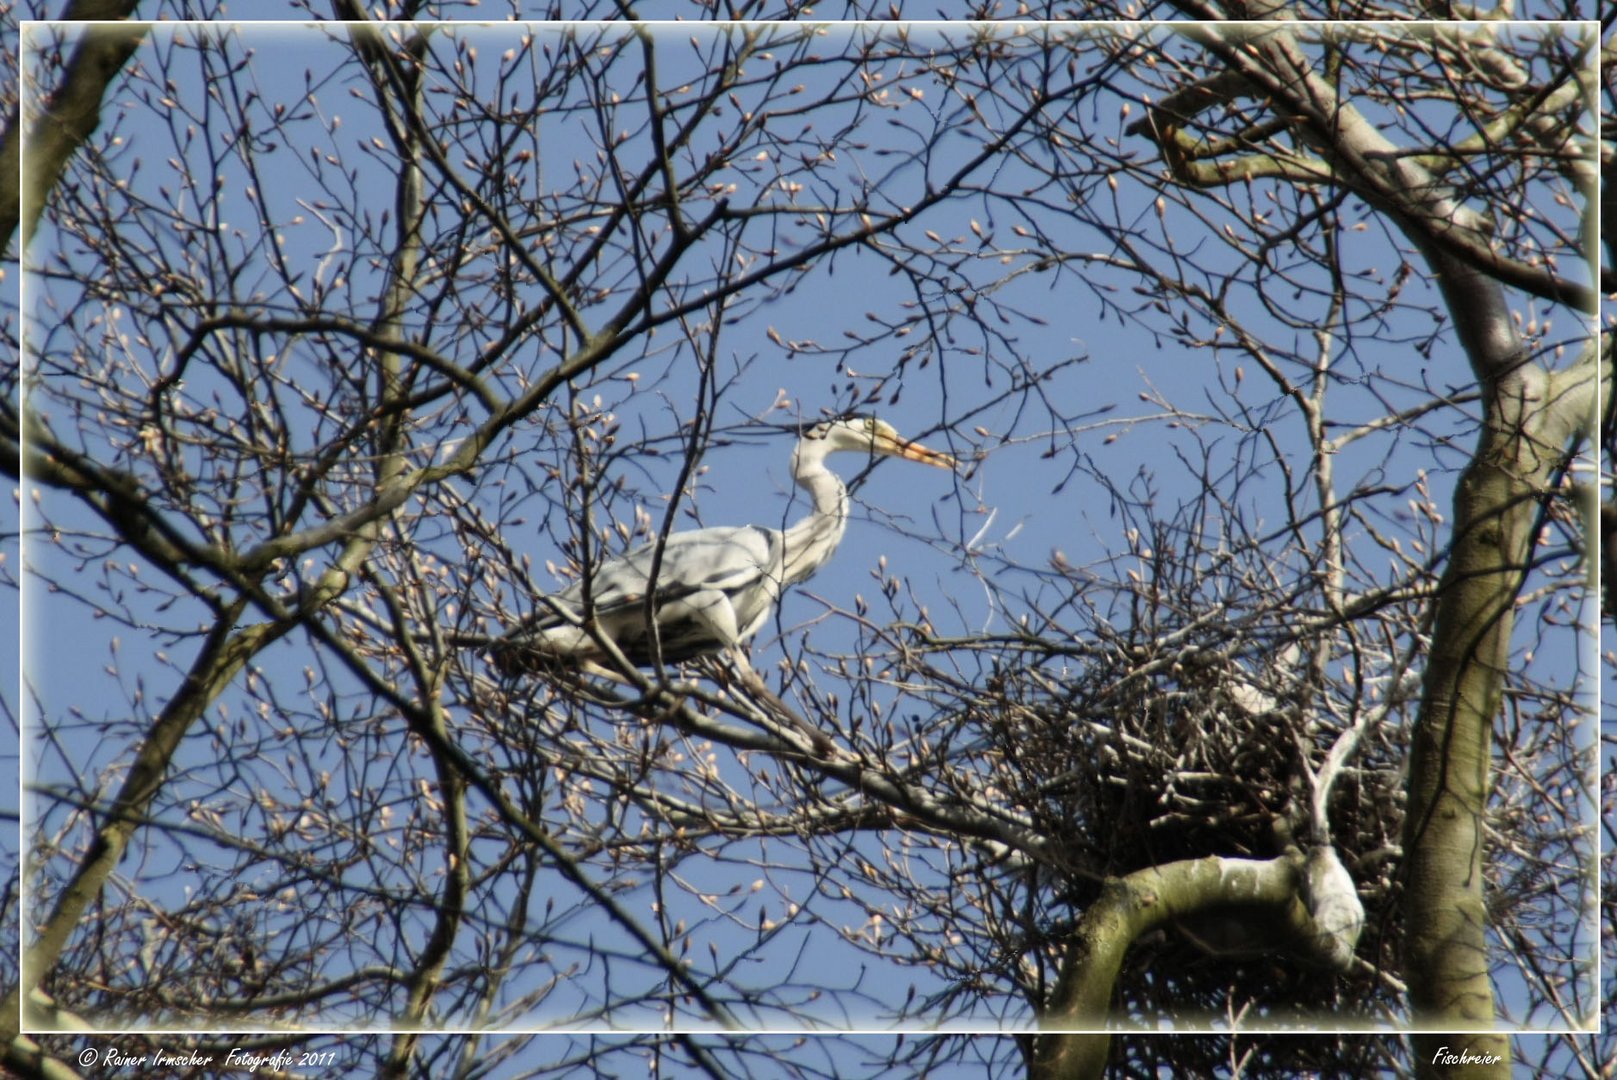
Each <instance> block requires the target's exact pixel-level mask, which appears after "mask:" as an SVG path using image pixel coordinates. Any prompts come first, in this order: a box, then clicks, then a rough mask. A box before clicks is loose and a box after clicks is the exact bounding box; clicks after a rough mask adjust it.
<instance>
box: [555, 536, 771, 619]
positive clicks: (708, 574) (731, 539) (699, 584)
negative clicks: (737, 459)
mask: <svg viewBox="0 0 1617 1080" xmlns="http://www.w3.org/2000/svg"><path fill="white" fill-rule="evenodd" d="M654 561H656V545H655V544H645V545H643V546H641V547H638V548H635V549H634V550H633V551H631V552H629V553H628V554H627V555H624V556H622V557H620V558H616V559H609V560H607V561H606V562H605V563H602V564H601V566H600V567H599V568H598V569H597V570H596V571H595V576H594V579H593V580H592V581H591V589H590V594H591V599H592V601H593V603H594V606H595V612H596V614H597V616H600V617H608V616H611V615H613V614H615V613H618V612H621V611H623V610H625V609H627V608H631V607H634V606H636V605H640V604H644V603H645V602H646V586H647V584H648V583H649V581H650V575H651V570H652V563H653V562H654ZM781 566H782V541H781V535H780V533H778V532H776V531H774V530H772V529H765V528H762V527H760V526H756V525H742V526H734V527H721V528H713V529H695V530H693V531H691V532H680V533H674V534H673V535H671V536H670V537H669V538H668V542H667V543H666V544H665V545H664V546H663V553H662V560H661V562H659V563H658V564H657V584H656V593H657V601H656V602H657V603H658V604H666V603H669V602H670V601H674V600H680V599H683V598H685V597H687V596H690V595H691V594H692V593H697V592H707V591H712V590H717V591H719V592H723V593H725V594H727V595H729V596H736V595H738V594H740V593H741V592H743V591H746V590H749V589H752V588H754V587H755V586H760V585H762V586H763V587H764V588H765V589H770V588H773V591H774V592H776V593H778V591H779V588H778V585H779V580H780V574H781ZM553 599H555V600H556V601H558V602H559V603H561V604H563V605H565V606H566V607H568V608H570V609H571V610H573V611H574V612H575V613H578V614H582V609H583V603H584V585H583V582H575V583H573V584H572V585H569V586H568V587H567V588H566V589H564V590H562V591H561V592H559V593H557V594H556V595H555V596H554V597H553ZM563 621H565V620H564V619H563V618H562V617H561V616H559V615H556V614H554V613H552V614H551V615H549V616H547V617H543V618H541V620H540V623H539V625H541V626H544V625H547V624H548V625H559V624H560V623H561V622H563Z"/></svg>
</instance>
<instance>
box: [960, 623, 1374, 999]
mask: <svg viewBox="0 0 1617 1080" xmlns="http://www.w3.org/2000/svg"><path fill="white" fill-rule="evenodd" d="M1146 638H1147V635H1143V634H1142V635H1139V639H1136V640H1130V639H1129V638H1128V637H1123V636H1118V637H1116V638H1112V639H1107V638H1105V636H1104V635H1102V639H1103V640H1102V641H1101V643H1100V644H1099V645H1095V646H1092V647H1090V648H1088V649H1086V650H1085V651H1086V653H1088V654H1089V655H1087V656H1085V658H1084V659H1083V660H1082V661H1080V662H1077V663H1075V662H1074V661H1073V660H1072V659H1071V658H1070V657H1063V658H1061V659H1052V660H1047V661H1045V662H1043V663H1032V662H1028V663H1022V664H1019V665H1014V666H1006V667H1002V668H1001V669H1000V670H998V671H996V672H995V674H994V675H993V676H992V677H991V678H990V679H988V680H987V681H986V684H985V690H986V691H987V692H986V693H983V694H981V695H980V696H979V697H978V698H977V700H975V701H974V702H972V703H971V705H970V707H969V708H968V710H967V716H968V723H969V724H970V725H971V727H972V728H974V729H975V730H976V731H977V732H979V733H980V734H981V735H983V736H985V737H986V741H987V748H988V750H989V757H990V758H991V759H993V760H995V761H997V763H998V765H997V767H996V769H995V772H996V776H995V777H994V783H995V784H996V786H997V787H999V788H1000V789H1001V790H1003V791H1005V792H1006V794H1007V796H1008V798H1009V800H1010V801H1011V804H1012V805H1014V806H1016V807H1018V808H1019V809H1020V810H1021V811H1022V812H1023V813H1025V814H1027V815H1029V816H1030V817H1031V818H1032V820H1033V823H1034V827H1035V830H1036V831H1037V832H1038V833H1039V834H1040V835H1042V836H1045V837H1048V838H1049V839H1050V840H1051V841H1053V845H1052V847H1053V850H1054V851H1055V852H1056V858H1057V859H1058V860H1059V863H1060V865H1061V872H1062V873H1063V875H1064V877H1065V881H1064V882H1063V885H1062V887H1061V888H1060V889H1059V890H1058V892H1059V894H1060V898H1059V901H1058V902H1057V903H1056V904H1054V905H1052V906H1051V909H1050V910H1049V911H1048V913H1047V915H1048V920H1047V921H1048V925H1049V928H1050V929H1049V932H1050V936H1051V940H1052V941H1059V940H1060V939H1061V938H1062V936H1063V934H1064V932H1065V931H1066V930H1067V929H1069V928H1070V927H1071V925H1072V923H1073V921H1074V920H1076V919H1077V918H1078V917H1080V916H1081V915H1082V912H1083V910H1084V909H1085V908H1086V907H1087V906H1088V905H1089V903H1090V902H1092V901H1093V900H1094V898H1095V897H1096V895H1097V894H1098V892H1099V889H1100V886H1101V885H1102V883H1103V882H1104V881H1105V880H1106V879H1107V878H1113V877H1121V876H1123V875H1126V874H1129V873H1131V872H1133V871H1136V870H1140V869H1143V868H1146V867H1151V866H1160V865H1163V864H1166V863H1170V862H1174V861H1178V860H1182V859H1198V858H1203V857H1206V856H1225V857H1237V858H1250V859H1269V858H1274V857H1276V856H1279V855H1281V854H1283V853H1285V852H1286V851H1287V850H1288V849H1293V850H1294V848H1293V845H1297V846H1300V847H1302V848H1303V849H1304V850H1307V849H1309V848H1310V847H1312V846H1314V845H1316V844H1319V843H1322V842H1325V839H1326V838H1325V837H1322V836H1318V835H1316V834H1315V831H1314V829H1313V827H1312V820H1311V815H1310V807H1311V803H1312V798H1313V792H1314V780H1313V777H1315V776H1316V775H1317V773H1318V771H1319V768H1320V765H1321V763H1322V761H1323V760H1324V759H1325V755H1326V753H1327V752H1328V751H1329V750H1330V748H1331V746H1332V745H1333V743H1335V741H1336V740H1337V738H1338V737H1339V736H1340V735H1341V733H1342V731H1343V730H1344V728H1345V726H1346V724H1345V723H1344V722H1343V721H1341V720H1340V719H1332V720H1331V721H1330V722H1324V721H1322V720H1321V718H1322V717H1332V718H1341V717H1344V716H1348V715H1351V714H1352V713H1353V711H1354V710H1356V709H1368V708H1377V709H1378V710H1379V716H1380V720H1379V721H1378V722H1377V723H1375V724H1373V725H1369V726H1368V727H1367V728H1366V730H1365V731H1364V732H1363V735H1364V737H1363V738H1362V739H1361V740H1360V742H1359V745H1358V749H1357V750H1356V752H1355V754H1354V756H1353V757H1352V759H1350V764H1349V766H1348V767H1347V768H1345V769H1343V770H1342V771H1341V772H1340V773H1338V774H1337V776H1336V779H1335V781H1334V783H1333V784H1332V786H1331V788H1330V792H1329V798H1328V800H1327V803H1326V805H1327V813H1328V820H1329V825H1330V837H1329V842H1330V843H1331V844H1333V845H1334V847H1335V849H1336V851H1337V853H1338V855H1339V857H1340V858H1341V860H1342V862H1343V863H1344V864H1345V866H1346V867H1347V868H1348V870H1349V872H1350V874H1351V875H1352V877H1353V878H1354V882H1355V884H1356V885H1357V887H1358V889H1359V892H1360V896H1361V899H1362V900H1363V902H1364V905H1365V912H1366V927H1367V928H1366V933H1365V934H1364V936H1363V938H1362V939H1361V941H1360V944H1359V949H1358V956H1359V957H1360V958H1364V959H1368V960H1369V961H1370V963H1369V965H1360V971H1359V973H1358V974H1357V975H1349V976H1346V977H1337V976H1333V975H1330V974H1328V973H1325V972H1323V971H1318V970H1310V969H1308V968H1307V966H1306V965H1290V966H1289V967H1290V970H1287V971H1286V974H1285V975H1284V977H1276V971H1277V970H1284V969H1286V968H1287V967H1288V965H1286V964H1285V963H1284V960H1283V953H1281V952H1278V951H1277V949H1278V947H1279V943H1278V942H1275V941H1272V940H1269V939H1267V938H1266V937H1265V934H1264V932H1263V931H1264V928H1263V927H1261V926H1257V927H1254V926H1252V925H1250V923H1251V922H1252V920H1251V919H1249V918H1244V917H1241V916H1239V913H1231V914H1232V918H1227V919H1226V918H1220V917H1208V918H1204V919H1198V920H1196V921H1195V922H1193V923H1192V922H1186V923H1184V924H1181V925H1179V926H1177V927H1175V932H1173V933H1169V934H1163V935H1158V936H1157V937H1156V938H1155V939H1154V940H1151V941H1147V942H1144V943H1140V944H1143V945H1144V946H1145V947H1144V948H1136V949H1135V950H1134V951H1133V952H1132V953H1131V957H1130V963H1129V966H1128V970H1126V971H1125V972H1124V973H1123V977H1122V983H1121V986H1122V988H1123V1000H1124V1001H1125V1003H1126V1004H1127V1006H1128V1007H1130V1008H1138V1009H1140V1010H1142V1012H1144V1013H1147V1014H1149V1013H1155V1012H1157V1011H1158V1010H1166V1011H1167V1012H1170V1013H1171V1014H1173V1015H1178V1016H1183V1015H1185V1014H1186V1012H1187V1011H1192V1012H1193V1011H1195V1010H1196V1009H1197V1008H1198V1007H1199V1008H1201V1009H1204V1010H1207V1011H1209V1012H1212V1013H1215V1014H1218V1015H1225V1014H1226V1013H1227V1011H1228V1008H1229V1005H1230V1000H1231V994H1230V990H1231V987H1232V985H1235V983H1234V982H1233V981H1232V980H1234V979H1236V978H1237V977H1238V974H1239V973H1238V972H1237V971H1236V970H1234V969H1232V965H1236V966H1240V965H1253V964H1257V965H1262V966H1263V969H1264V973H1263V976H1262V977H1261V978H1254V979H1253V980H1252V981H1251V982H1250V983H1248V984H1246V985H1248V986H1250V987H1253V988H1255V992H1254V993H1253V995H1252V996H1250V997H1248V998H1246V1000H1248V1001H1250V1002H1253V1003H1254V1004H1256V1005H1257V1006H1258V1007H1259V1008H1262V1007H1263V1006H1264V1005H1266V1004H1269V1005H1273V1006H1274V1008H1275V1009H1277V1010H1280V1009H1284V1010H1285V1011H1287V1012H1290V1011H1291V1010H1292V1009H1293V1008H1297V1009H1302V1010H1309V1009H1332V1010H1337V1009H1341V1008H1343V1007H1345V1006H1346V1005H1347V1003H1352V1004H1354V1005H1357V1006H1358V1007H1360V1008H1363V1007H1364V1006H1365V1004H1366V1003H1367V1002H1369V1001H1370V1000H1371V999H1372V997H1373V996H1374V992H1375V991H1376V990H1377V989H1380V990H1382V991H1385V990H1386V989H1387V986H1386V985H1384V980H1381V979H1380V978H1379V976H1378V975H1377V974H1376V972H1375V971H1374V970H1373V969H1374V968H1376V967H1378V966H1381V965H1384V964H1385V962H1386V960H1387V959H1388V958H1386V957H1381V956H1380V955H1379V954H1380V950H1381V944H1380V943H1381V941H1382V940H1384V939H1387V933H1388V929H1389V921H1390V920H1391V919H1393V918H1395V912H1394V911H1393V910H1392V908H1391V906H1390V904H1389V901H1390V898H1391V894H1392V891H1393V889H1392V885H1393V881H1392V874H1393V870H1394V868H1395V859H1394V858H1393V855H1394V853H1396V851H1397V850H1398V849H1397V845H1398V843H1399V831H1400V829H1401V826H1402V819H1403V809H1402V808H1403V791H1402V787H1403V784H1402V774H1401V770H1400V764H1401V762H1402V759H1403V755H1404V731H1405V727H1404V725H1403V723H1402V722H1401V721H1402V719H1403V718H1402V714H1401V712H1400V710H1399V709H1397V708H1386V707H1385V705H1384V703H1383V704H1381V705H1375V704H1373V703H1371V702H1369V701H1365V700H1357V701H1347V700H1338V699H1337V698H1339V697H1341V696H1342V695H1345V694H1346V693H1347V690H1345V689H1344V688H1343V687H1341V686H1331V685H1320V684H1319V683H1318V680H1316V679H1315V678H1314V677H1313V676H1312V675H1311V673H1310V671H1311V669H1310V665H1309V663H1308V660H1307V658H1306V656H1305V655H1304V654H1303V653H1302V651H1301V649H1299V648H1298V647H1295V646H1292V647H1283V648H1279V649H1273V648H1271V649H1256V648H1247V649H1246V650H1245V654H1243V651H1242V649H1241V647H1240V644H1239V642H1238V641H1237V640H1236V639H1234V638H1232V637H1231V635H1230V633H1229V631H1228V630H1227V629H1224V630H1214V631H1210V632H1209V634H1208V635H1207V637H1206V639H1205V640H1202V641H1189V642H1186V641H1184V640H1183V639H1181V641H1180V643H1179V644H1178V645H1177V646H1176V647H1174V648H1173V649H1171V650H1167V649H1162V648H1158V647H1156V646H1155V645H1154V644H1153V643H1152V642H1151V641H1149V640H1142V639H1146ZM1361 697H1362V695H1361ZM1378 961H1380V963H1379V964H1378ZM1165 973H1171V975H1169V974H1165ZM1355 982H1357V983H1359V984H1360V985H1357V986H1354V985H1351V984H1352V983H1355Z"/></svg>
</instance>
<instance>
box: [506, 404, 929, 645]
mask: <svg viewBox="0 0 1617 1080" xmlns="http://www.w3.org/2000/svg"><path fill="white" fill-rule="evenodd" d="M838 452H854V453H861V454H865V455H867V456H870V457H883V456H887V457H901V458H906V459H908V460H910V461H919V462H921V463H922V464H925V465H933V466H937V467H939V468H945V469H952V468H954V467H955V459H954V458H953V457H951V456H949V455H948V454H945V453H943V452H942V451H939V450H932V449H929V448H928V447H925V446H922V445H921V444H920V443H917V442H912V441H910V440H908V439H904V438H901V437H900V436H899V434H898V432H897V431H895V430H893V427H892V425H890V424H888V423H886V422H885V421H882V420H878V419H876V418H875V417H870V416H855V417H848V418H844V419H839V420H828V421H826V422H824V423H821V424H816V425H815V426H814V427H813V428H811V429H809V431H808V432H807V433H805V434H804V435H803V437H802V439H801V440H799V441H798V444H797V448H796V450H794V451H793V452H792V479H793V480H794V481H796V483H797V485H798V486H799V487H801V488H803V489H804V490H805V491H807V492H808V494H809V498H810V500H811V502H812V504H813V509H812V510H811V511H810V512H809V514H808V516H806V517H804V518H803V519H802V520H801V521H798V522H797V523H796V524H794V525H791V526H790V527H788V528H786V529H784V530H782V529H770V528H765V527H764V526H762V525H740V526H725V527H719V528H709V529H695V530H692V531H690V532H676V533H672V534H671V535H669V537H668V539H667V541H666V543H664V544H663V546H662V555H661V557H660V559H659V557H658V555H657V545H656V543H650V544H646V545H643V546H642V547H639V548H636V549H635V550H633V551H631V552H629V553H628V554H626V555H623V556H620V557H618V558H614V559H609V560H607V561H606V562H603V563H602V564H601V565H600V566H598V567H597V568H596V569H595V572H594V574H593V576H592V578H591V581H590V590H589V592H590V596H589V603H588V608H589V610H588V611H586V610H585V609H586V604H585V598H584V583H583V582H582V581H578V582H575V583H573V584H572V585H569V586H568V587H567V588H565V589H563V590H562V591H560V592H558V593H555V594H554V595H552V596H550V597H547V598H546V600H545V602H544V604H542V606H541V610H540V611H539V612H537V613H536V614H535V615H533V616H531V617H530V619H529V620H528V621H527V623H526V624H525V625H523V626H521V627H519V628H517V629H516V630H513V631H511V632H510V633H508V634H506V635H505V636H504V637H503V638H502V639H501V640H500V641H499V642H498V643H496V645H495V647H494V650H493V657H494V662H495V665H496V667H497V668H498V669H499V670H500V671H501V672H502V673H503V674H505V675H514V674H520V673H531V672H536V671H542V670H557V669H558V668H566V667H575V668H586V667H595V666H597V665H598V664H599V662H601V661H603V660H607V659H608V654H607V653H606V652H605V650H603V649H602V648H601V645H600V643H599V641H598V640H597V637H596V635H600V636H602V637H606V638H609V639H610V640H611V641H612V643H613V645H615V646H616V647H617V649H618V650H619V651H620V652H622V653H623V655H624V657H625V658H626V659H628V660H629V661H630V662H631V663H633V664H636V665H641V666H645V665H650V664H652V663H654V662H656V660H657V659H658V658H659V657H660V659H661V660H662V662H664V663H678V662H680V661H683V660H690V659H693V658H696V657H699V656H706V655H710V654H713V653H719V652H723V651H726V650H735V651H736V652H737V655H738V656H739V655H740V653H739V649H738V647H739V646H740V645H741V644H743V643H744V642H746V641H748V640H750V639H751V638H752V636H753V635H754V634H756V633H757V632H758V631H759V630H760V629H762V628H763V626H764V624H765V623H766V622H768V621H769V616H770V613H771V612H772V611H773V610H774V606H775V604H776V602H777V601H779V599H780V596H781V593H782V592H783V591H784V590H785V588H786V587H787V586H788V585H792V584H795V583H797V582H799V581H803V580H804V579H806V578H808V577H809V576H810V575H811V574H813V573H814V572H815V571H816V570H818V569H819V568H820V567H821V566H823V565H825V563H826V561H827V560H828V559H830V558H831V555H832V554H833V553H834V552H835V551H836V548H837V544H838V543H840V542H841V540H842V534H843V531H844V530H845V529H846V528H847V524H848V489H847V488H846V487H845V486H844V485H843V483H842V481H841V480H840V479H839V478H838V477H837V476H836V474H834V473H833V472H831V470H830V469H828V468H826V465H825V458H826V455H828V454H834V453H838ZM654 566H655V577H656V580H655V581H653V580H652V575H653V568H654ZM648 589H649V590H650V591H651V594H652V596H651V603H650V606H649V609H648V605H647V603H646V594H647V590H648ZM648 610H649V612H650V613H651V614H652V615H653V616H654V621H655V633H653V631H652V624H651V623H649V622H648V620H647V614H648ZM586 616H589V617H591V618H592V619H593V622H594V632H593V633H592V632H591V629H590V628H589V627H587V626H586V625H585V619H586ZM742 660H743V663H744V657H743V658H742Z"/></svg>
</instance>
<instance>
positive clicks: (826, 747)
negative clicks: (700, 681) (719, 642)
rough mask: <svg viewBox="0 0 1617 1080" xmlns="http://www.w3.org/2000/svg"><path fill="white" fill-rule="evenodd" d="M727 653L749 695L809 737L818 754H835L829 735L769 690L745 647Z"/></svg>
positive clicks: (732, 649)
mask: <svg viewBox="0 0 1617 1080" xmlns="http://www.w3.org/2000/svg"><path fill="white" fill-rule="evenodd" d="M725 653H726V654H727V655H728V656H729V657H730V663H731V666H732V667H733V668H734V669H735V671H736V674H737V675H739V676H740V677H741V685H742V687H744V688H745V689H746V691H747V692H748V693H749V694H751V695H753V696H754V697H756V698H757V699H758V700H760V701H762V702H763V703H764V705H765V706H766V707H767V708H768V709H769V711H770V712H772V713H774V714H775V715H776V716H777V717H779V718H780V719H782V720H785V721H787V722H788V723H789V724H791V725H792V726H793V727H794V728H796V729H797V730H798V731H800V732H802V733H803V734H804V735H806V736H808V740H809V742H811V743H813V744H814V750H815V752H816V753H818V754H820V755H821V756H824V757H829V756H830V755H831V754H832V753H834V752H835V750H836V744H835V743H833V742H832V741H831V737H830V736H829V735H827V734H826V733H825V732H823V731H821V730H820V729H819V728H817V727H815V726H814V725H813V724H811V723H809V722H808V721H807V720H805V719H803V718H802V717H801V716H799V715H797V710H796V709H793V708H792V707H791V706H790V705H788V704H786V702H784V701H782V700H781V699H780V695H778V694H776V693H775V692H774V691H773V690H771V689H770V688H769V684H768V683H767V682H765V681H764V677H763V676H762V675H760V674H758V672H757V670H756V669H755V668H754V667H753V666H752V661H751V660H750V659H748V657H747V650H746V647H745V646H743V645H732V646H730V647H729V648H728V649H726V650H725Z"/></svg>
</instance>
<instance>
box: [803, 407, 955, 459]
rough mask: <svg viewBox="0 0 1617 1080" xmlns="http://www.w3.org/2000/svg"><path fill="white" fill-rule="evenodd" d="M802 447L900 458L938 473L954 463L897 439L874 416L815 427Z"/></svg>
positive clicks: (825, 423)
mask: <svg viewBox="0 0 1617 1080" xmlns="http://www.w3.org/2000/svg"><path fill="white" fill-rule="evenodd" d="M803 441H804V442H805V443H815V442H817V443H819V444H820V445H821V446H822V447H823V449H822V450H821V453H825V454H834V453H836V452H838V451H842V450H848V451H856V452H858V453H861V454H868V455H870V456H872V457H875V456H882V457H901V458H907V459H909V460H910V461H919V462H921V463H922V464H923V465H935V466H937V467H938V468H940V469H953V468H954V467H955V459H954V458H953V457H951V456H949V455H948V454H945V453H944V452H943V451H941V450H933V449H931V448H930V447H926V446H922V445H921V444H920V443H918V442H912V441H910V440H909V439H906V438H904V437H903V436H901V435H899V433H898V432H897V431H895V430H894V429H893V425H891V424H889V423H888V422H887V421H885V420H878V419H876V418H875V417H874V416H848V417H843V418H842V419H840V420H827V421H825V422H824V423H822V424H816V425H814V427H812V428H810V429H809V430H808V433H807V434H806V435H804V437H803Z"/></svg>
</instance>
